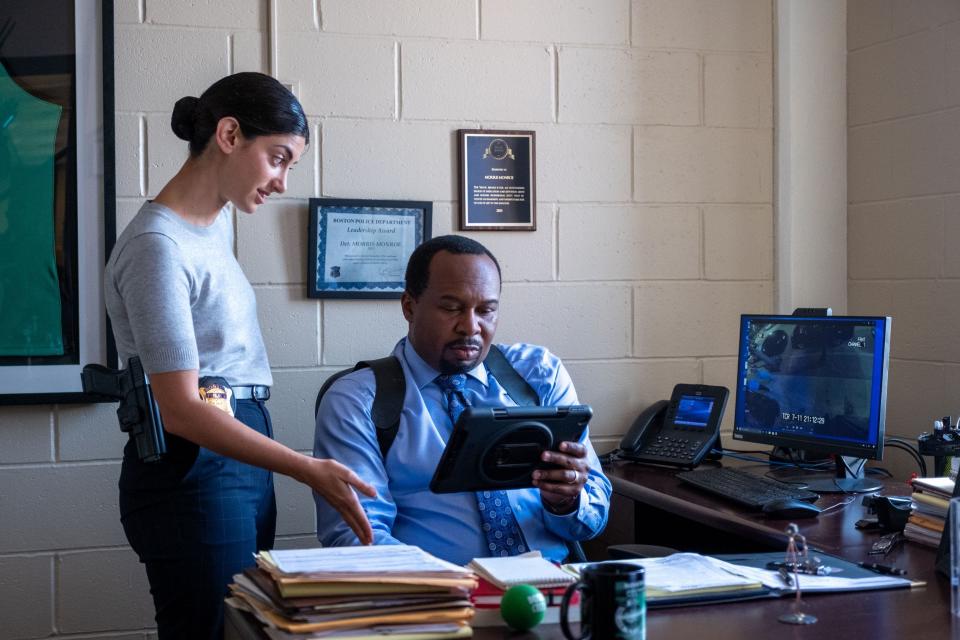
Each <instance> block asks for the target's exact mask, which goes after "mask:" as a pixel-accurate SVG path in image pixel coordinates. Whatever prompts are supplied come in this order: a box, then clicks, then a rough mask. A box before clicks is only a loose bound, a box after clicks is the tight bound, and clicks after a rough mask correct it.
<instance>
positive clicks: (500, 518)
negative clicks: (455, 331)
mask: <svg viewBox="0 0 960 640" xmlns="http://www.w3.org/2000/svg"><path fill="white" fill-rule="evenodd" d="M466 382H467V376H466V375H464V374H462V373H458V374H455V375H444V376H437V385H439V387H440V388H441V389H443V396H444V398H445V399H446V401H447V413H449V414H450V419H451V420H453V423H454V424H456V423H457V418H459V417H460V414H461V413H463V410H464V409H466V408H467V405H468V404H469V403H468V402H467V399H466V397H464V395H463V388H464V385H466ZM476 496H477V510H478V511H479V512H480V523H481V527H482V528H483V533H484V535H486V537H487V549H488V550H489V552H490V555H491V556H515V555H517V554H519V553H523V552H524V551H526V550H527V544H526V540H524V539H523V532H522V531H520V525H519V524H517V519H516V517H515V516H514V515H513V509H511V508H510V501H509V500H508V499H507V492H506V491H477V493H476Z"/></svg>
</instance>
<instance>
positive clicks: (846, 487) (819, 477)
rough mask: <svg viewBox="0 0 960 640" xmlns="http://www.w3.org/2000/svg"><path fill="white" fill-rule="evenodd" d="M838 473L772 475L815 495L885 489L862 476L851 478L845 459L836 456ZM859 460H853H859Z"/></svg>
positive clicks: (812, 472) (805, 471) (797, 470)
mask: <svg viewBox="0 0 960 640" xmlns="http://www.w3.org/2000/svg"><path fill="white" fill-rule="evenodd" d="M835 458H836V472H835V474H834V475H833V477H830V476H826V475H824V474H822V473H818V472H814V471H810V470H806V469H802V470H801V469H796V468H794V469H789V470H783V471H780V472H779V473H777V472H774V473H771V474H770V475H771V477H773V478H774V479H775V480H780V481H781V482H787V483H789V484H796V485H798V486H802V487H803V488H804V489H808V490H810V491H813V492H814V493H873V492H874V491H879V490H880V489H882V488H883V483H882V482H880V481H878V480H871V479H870V478H866V477H863V475H862V474H863V467H862V466H861V471H860V473H861V476H860V477H851V476H850V474H849V472H848V471H847V467H846V466H844V463H843V459H842V458H841V457H840V456H836V457H835ZM857 459H858V458H853V460H857Z"/></svg>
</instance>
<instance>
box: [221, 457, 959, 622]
mask: <svg viewBox="0 0 960 640" xmlns="http://www.w3.org/2000/svg"><path fill="white" fill-rule="evenodd" d="M606 471H607V473H608V476H609V477H610V479H611V481H612V483H613V487H614V493H615V494H617V495H618V496H619V497H621V498H625V499H627V500H629V501H632V502H633V503H635V504H636V505H639V506H642V507H649V508H651V509H653V510H660V511H663V512H670V513H671V514H673V515H674V516H675V517H677V518H679V519H681V520H682V521H683V522H686V523H688V526H689V527H690V528H698V529H702V530H704V531H705V532H710V531H719V532H723V533H724V534H726V535H730V536H736V537H738V538H739V539H742V540H743V542H744V543H745V544H747V545H750V544H755V545H756V547H757V550H763V549H768V548H778V549H779V548H785V545H786V537H785V535H784V533H783V529H784V527H785V526H786V524H787V522H786V521H775V520H768V519H765V518H764V517H763V516H762V515H755V514H747V513H744V512H743V511H742V510H739V509H738V508H737V507H735V506H730V505H729V504H728V503H726V502H724V501H721V500H717V499H714V498H712V497H711V496H709V495H708V494H705V493H703V492H700V491H698V490H697V489H695V488H692V487H689V486H688V485H685V484H683V483H681V482H680V481H679V480H677V479H676V478H675V477H674V476H675V475H676V473H677V471H676V470H672V469H663V468H657V467H650V466H642V465H635V464H632V463H615V464H614V465H612V466H611V467H609V468H607V469H606ZM884 493H885V494H887V495H896V494H899V495H903V494H906V493H908V489H907V487H905V486H904V485H902V484H900V485H897V484H894V483H890V484H889V485H888V487H887V489H886V490H885V492H884ZM848 498H849V496H848V497H846V498H845V497H844V496H824V497H823V498H821V500H820V501H819V502H818V503H817V504H818V505H820V506H822V507H823V506H829V505H830V504H833V503H837V502H842V501H843V500H845V499H848ZM863 516H864V508H863V507H862V505H861V504H860V500H859V499H857V500H855V501H853V502H851V503H850V504H848V505H846V506H844V507H841V508H838V509H836V510H835V511H834V512H830V513H826V514H822V515H821V516H820V517H818V518H816V519H809V520H803V521H800V522H798V524H800V526H801V530H802V531H803V533H804V535H806V536H807V539H808V540H809V541H810V543H811V544H812V545H815V546H816V547H819V548H821V549H823V550H824V551H826V552H829V553H835V554H837V555H841V556H843V557H845V558H847V559H849V560H853V561H860V560H868V559H869V560H873V561H875V560H877V557H876V556H868V555H867V550H868V549H869V547H870V545H871V544H872V542H873V541H874V540H875V539H876V537H877V536H878V535H879V534H865V533H863V532H861V531H859V530H857V529H855V528H854V526H853V523H854V522H856V521H857V520H858V519H860V518H862V517H863ZM638 526H639V527H640V528H646V527H649V528H651V529H653V528H656V527H657V523H656V522H649V523H647V522H641V523H638ZM704 535H709V533H705V534H704ZM640 541H641V542H642V541H643V540H640ZM613 542H629V540H619V541H617V540H614V541H613ZM935 556H936V552H935V550H934V549H930V548H927V547H922V546H919V545H916V544H914V543H911V542H906V543H904V544H902V545H901V546H900V547H899V548H898V549H896V550H894V551H893V552H891V553H890V554H889V555H887V556H884V557H882V559H881V560H880V561H882V562H883V563H885V564H892V565H896V566H899V567H903V568H905V569H907V571H908V577H909V578H911V579H913V580H916V581H925V582H926V585H925V586H920V587H914V588H912V589H895V590H886V591H863V592H854V593H839V594H818V595H810V596H805V597H804V608H803V610H804V611H805V612H807V613H811V614H813V615H815V616H817V617H818V618H819V622H817V623H816V624H814V625H811V626H805V627H796V626H792V625H785V624H782V623H780V622H777V617H778V616H780V615H781V614H783V613H788V612H790V611H791V610H792V607H793V599H792V598H781V599H770V600H751V601H747V602H741V603H727V604H715V605H708V606H696V607H681V608H675V609H656V610H652V611H649V612H648V616H647V637H648V638H651V640H653V639H656V640H670V639H688V638H696V637H709V638H711V640H742V639H744V638H748V639H751V640H759V639H761V638H775V637H780V638H790V639H793V638H799V639H803V640H807V639H809V640H815V639H824V640H847V639H850V640H852V639H854V638H871V639H879V638H891V639H893V638H896V639H901V638H910V637H914V638H921V637H923V638H948V637H950V634H951V624H952V620H951V616H950V588H949V581H948V580H947V579H946V578H943V577H942V576H939V575H938V574H936V573H935V572H934V569H933V564H934V558H935ZM227 627H228V633H227V635H226V637H227V638H244V639H246V638H251V639H253V638H259V637H264V636H262V635H259V634H256V635H251V632H254V633H255V630H254V629H252V628H251V627H250V626H249V621H245V620H242V619H241V618H240V617H238V616H236V615H232V616H230V617H229V618H228V620H227ZM241 627H242V628H241ZM474 633H475V635H474V637H475V638H477V639H478V640H492V639H495V638H510V639H511V640H528V639H541V640H553V639H559V638H563V634H562V633H561V631H560V628H559V627H558V626H556V625H547V626H542V627H538V628H537V629H535V630H534V631H531V632H528V633H525V634H517V633H510V632H509V631H507V630H506V629H502V628H480V629H475V630H474ZM953 633H954V634H956V637H958V638H960V626H957V625H955V626H954V629H953Z"/></svg>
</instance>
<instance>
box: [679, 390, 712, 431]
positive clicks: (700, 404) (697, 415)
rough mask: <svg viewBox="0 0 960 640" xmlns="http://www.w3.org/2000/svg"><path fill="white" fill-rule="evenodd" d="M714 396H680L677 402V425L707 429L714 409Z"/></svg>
mask: <svg viewBox="0 0 960 640" xmlns="http://www.w3.org/2000/svg"><path fill="white" fill-rule="evenodd" d="M713 401H714V399H713V398H710V397H706V396H680V402H678V403H677V415H676V417H675V418H674V419H673V423H674V424H675V425H679V426H684V427H695V428H699V429H705V428H706V427H707V422H708V421H709V420H710V412H711V411H713Z"/></svg>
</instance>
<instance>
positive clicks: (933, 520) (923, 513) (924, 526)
mask: <svg viewBox="0 0 960 640" xmlns="http://www.w3.org/2000/svg"><path fill="white" fill-rule="evenodd" d="M912 485H913V495H912V498H913V506H914V511H913V513H911V514H910V518H909V519H908V520H907V526H906V528H904V530H903V535H904V537H906V539H907V540H912V541H914V542H918V543H920V544H925V545H927V546H930V547H936V546H939V544H940V537H941V536H942V535H943V528H944V527H945V526H946V521H947V508H948V507H949V506H950V496H952V495H953V485H954V482H953V480H951V479H950V478H914V479H913V481H912Z"/></svg>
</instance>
